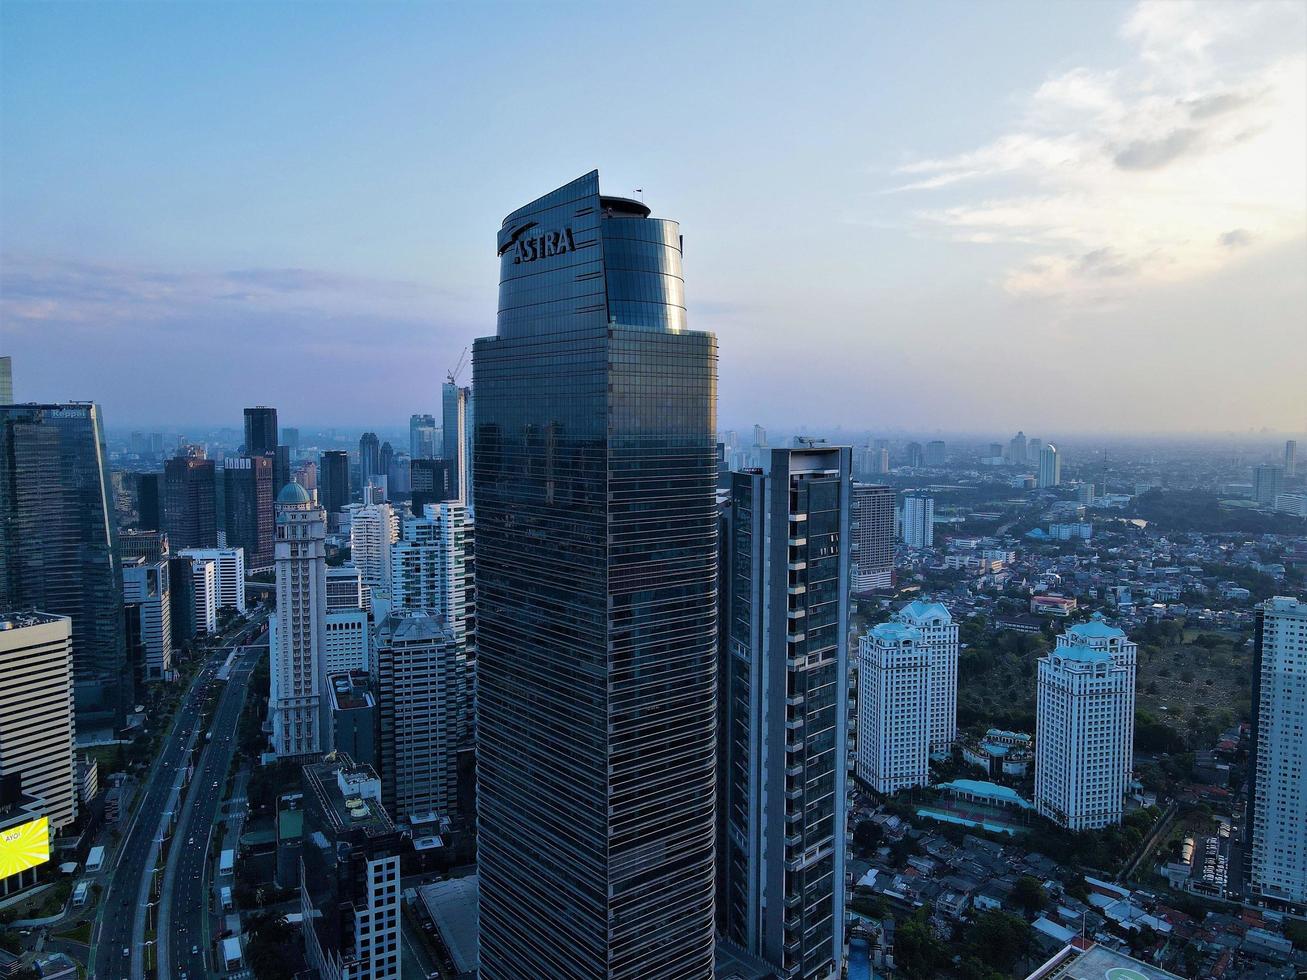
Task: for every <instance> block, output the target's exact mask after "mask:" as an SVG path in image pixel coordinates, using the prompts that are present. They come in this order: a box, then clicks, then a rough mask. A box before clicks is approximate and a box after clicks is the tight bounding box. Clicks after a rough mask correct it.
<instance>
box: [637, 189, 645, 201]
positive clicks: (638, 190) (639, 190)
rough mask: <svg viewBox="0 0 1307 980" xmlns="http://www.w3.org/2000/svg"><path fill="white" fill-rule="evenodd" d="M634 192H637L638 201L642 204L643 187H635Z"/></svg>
mask: <svg viewBox="0 0 1307 980" xmlns="http://www.w3.org/2000/svg"><path fill="white" fill-rule="evenodd" d="M635 192H636V193H637V194H639V195H640V203H641V204H643V203H644V188H643V187H637V188H636V189H635Z"/></svg>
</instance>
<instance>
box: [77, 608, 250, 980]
mask: <svg viewBox="0 0 1307 980" xmlns="http://www.w3.org/2000/svg"><path fill="white" fill-rule="evenodd" d="M265 619H266V616H265V615H262V614H261V615H259V616H257V617H256V618H255V619H254V620H253V621H252V622H250V623H249V624H246V625H245V626H242V627H241V628H240V629H239V630H237V631H236V632H235V633H234V634H232V636H230V637H228V638H227V639H226V640H225V641H224V642H223V645H222V647H221V648H219V649H217V650H215V651H214V653H213V654H212V655H211V657H210V659H209V660H208V661H207V662H206V663H205V664H204V666H203V667H201V668H200V670H199V671H198V672H197V673H196V675H195V679H194V681H193V682H192V683H191V687H190V690H189V691H187V693H186V697H185V698H184V699H183V700H182V703H181V706H180V707H179V708H178V709H177V715H176V724H175V725H174V727H173V729H172V731H171V732H170V733H169V734H168V735H167V736H165V738H164V741H163V745H162V748H161V751H160V754H159V758H158V759H156V760H155V764H154V768H153V769H151V770H150V775H149V778H148V782H147V783H146V784H145V785H144V786H143V787H142V789H141V792H142V793H143V794H144V797H143V799H142V800H141V802H140V803H139V805H138V806H137V808H136V811H135V815H134V816H133V817H132V821H131V824H130V825H129V826H128V829H127V834H126V837H125V839H124V840H123V843H122V846H121V847H120V848H119V849H118V854H117V857H116V859H115V864H114V869H113V873H112V875H111V877H110V879H109V882H108V885H107V887H106V888H105V892H104V898H103V900H102V902H101V905H100V914H99V917H98V918H97V920H96V925H95V930H94V934H93V937H92V944H91V969H90V974H91V977H92V980H112V978H117V977H124V978H126V977H131V978H132V980H137V978H139V977H141V976H142V971H143V961H144V950H143V948H141V946H139V945H138V944H139V943H140V942H141V940H142V939H143V936H144V932H145V931H146V929H147V928H148V924H147V923H146V920H145V917H146V915H147V914H148V913H149V912H150V909H149V907H148V905H147V902H148V901H149V894H150V893H149V887H150V877H149V876H147V874H146V872H147V871H148V870H150V869H151V867H152V860H151V859H152V857H153V856H154V855H155V854H156V853H157V851H158V837H159V832H160V823H161V821H162V819H163V816H164V814H165V813H166V811H167V809H168V804H169V797H170V796H171V795H172V793H173V789H174V786H175V784H176V782H177V779H178V767H179V766H181V765H182V764H183V763H184V762H185V760H186V755H187V752H188V751H189V749H190V746H191V745H192V744H194V742H195V741H196V739H197V738H198V733H197V732H196V731H195V729H196V725H197V723H198V721H199V719H200V717H201V715H202V713H203V708H204V698H205V697H206V696H207V695H208V693H209V690H208V689H209V684H210V682H211V681H212V680H213V678H214V676H215V674H216V673H217V671H218V668H219V667H220V666H221V665H222V663H223V661H224V660H225V659H226V657H227V655H228V654H229V653H230V652H231V647H232V646H235V645H238V644H240V643H242V642H243V641H244V640H245V639H246V638H247V636H248V635H250V634H252V633H255V632H257V631H258V630H259V629H260V628H261V627H262V625H263V622H264V620H265Z"/></svg>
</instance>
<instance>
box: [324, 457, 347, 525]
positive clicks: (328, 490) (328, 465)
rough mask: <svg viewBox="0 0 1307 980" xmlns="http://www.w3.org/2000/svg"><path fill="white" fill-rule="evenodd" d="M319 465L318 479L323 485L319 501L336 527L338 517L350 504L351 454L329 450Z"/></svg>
mask: <svg viewBox="0 0 1307 980" xmlns="http://www.w3.org/2000/svg"><path fill="white" fill-rule="evenodd" d="M318 463H319V465H318V479H319V480H320V481H321V484H322V485H321V487H320V488H319V492H318V501H319V503H321V504H322V506H323V508H324V509H325V510H326V512H327V517H328V518H329V519H330V520H331V521H332V523H333V525H334V523H335V520H336V515H338V514H339V513H340V512H341V511H342V510H344V509H345V505H346V504H348V503H349V453H347V452H344V451H343V450H335V449H333V450H328V451H327V452H325V453H323V454H322V457H321V458H320V459H319V461H318Z"/></svg>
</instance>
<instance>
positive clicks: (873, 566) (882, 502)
mask: <svg viewBox="0 0 1307 980" xmlns="http://www.w3.org/2000/svg"><path fill="white" fill-rule="evenodd" d="M884 451H885V450H879V452H884ZM852 535H853V549H852V557H853V579H852V581H853V591H854V592H872V591H874V590H876V589H888V588H891V587H892V586H893V585H894V490H893V489H892V488H891V487H884V486H880V485H877V484H868V483H856V484H854V485H853V530H852Z"/></svg>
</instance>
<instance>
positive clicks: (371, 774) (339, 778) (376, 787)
mask: <svg viewBox="0 0 1307 980" xmlns="http://www.w3.org/2000/svg"><path fill="white" fill-rule="evenodd" d="M304 775H305V779H306V780H307V783H308V788H309V789H311V790H312V792H313V793H314V794H315V795H316V796H317V797H318V800H319V802H320V804H321V806H322V810H323V812H324V813H325V814H327V816H328V817H329V818H330V819H331V821H332V823H333V824H334V826H335V829H336V830H337V831H351V830H363V831H364V832H365V833H366V834H367V835H368V836H369V837H374V836H379V835H381V834H390V833H394V830H395V826H394V824H393V823H391V820H390V816H389V814H387V813H386V810H385V808H384V807H383V806H382V805H381V778H380V777H379V776H378V775H377V773H376V770H374V769H373V768H372V767H371V766H360V765H355V763H354V760H353V759H351V758H350V757H349V756H348V755H347V754H345V753H344V752H334V753H332V754H331V755H329V756H327V757H326V759H324V760H323V761H322V762H319V763H316V764H314V765H311V766H305V767H304Z"/></svg>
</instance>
